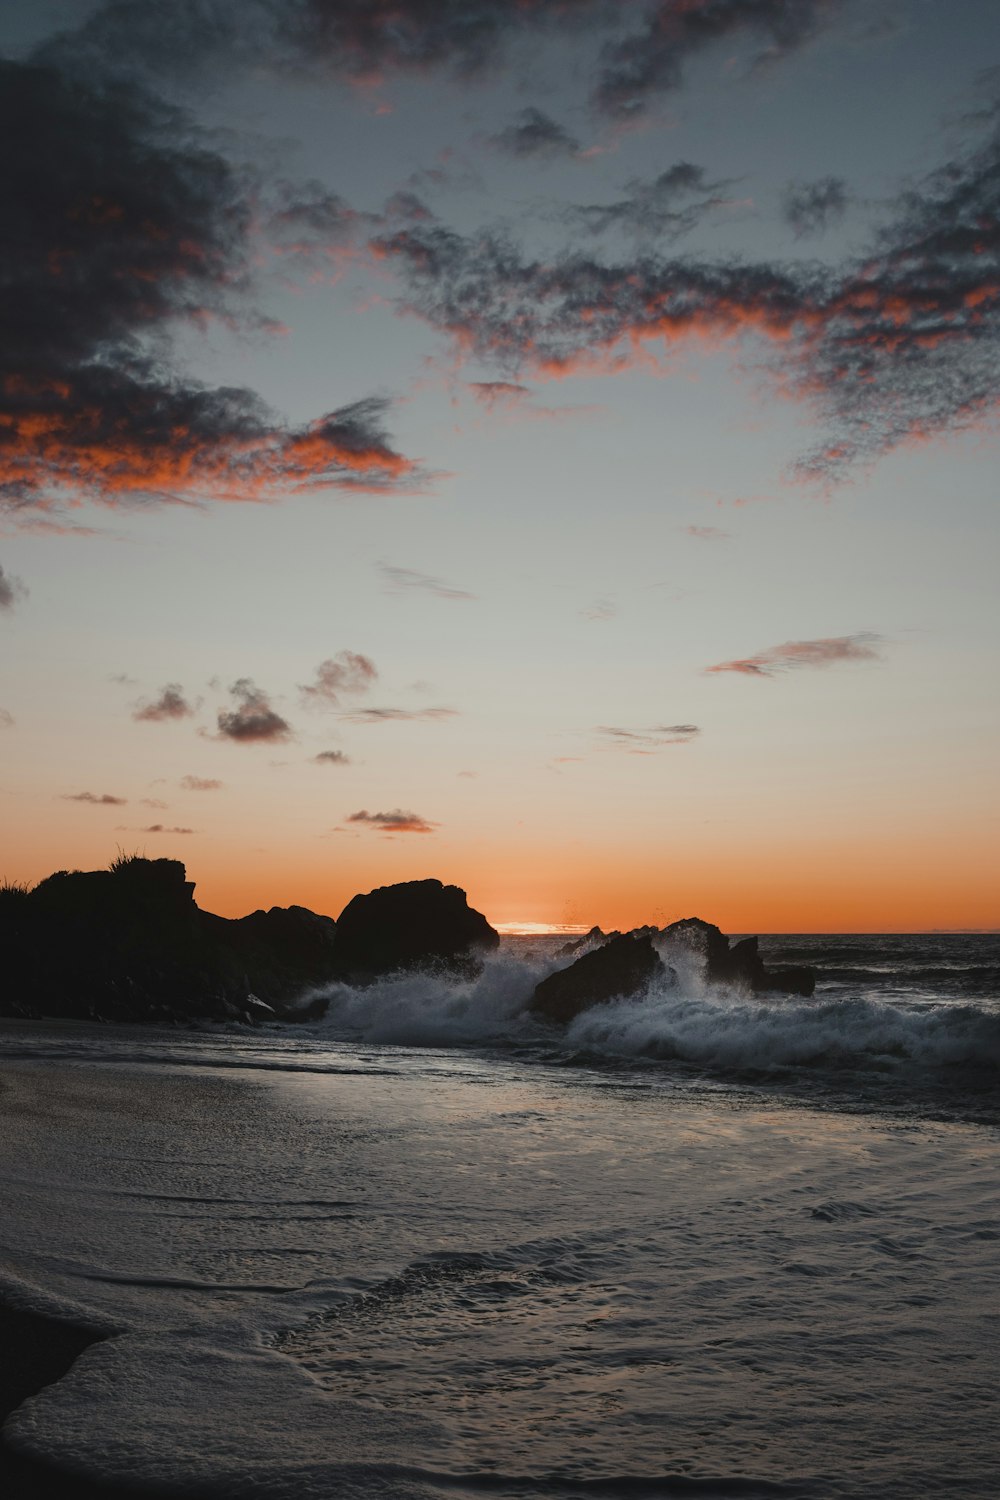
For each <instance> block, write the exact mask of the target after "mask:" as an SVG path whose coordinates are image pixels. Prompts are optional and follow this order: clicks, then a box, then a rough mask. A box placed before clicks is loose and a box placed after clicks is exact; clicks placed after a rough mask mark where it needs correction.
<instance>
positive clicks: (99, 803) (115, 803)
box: [62, 792, 128, 807]
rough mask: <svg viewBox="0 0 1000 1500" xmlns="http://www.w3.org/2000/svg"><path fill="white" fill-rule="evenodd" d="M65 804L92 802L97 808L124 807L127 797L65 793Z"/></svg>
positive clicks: (90, 793)
mask: <svg viewBox="0 0 1000 1500" xmlns="http://www.w3.org/2000/svg"><path fill="white" fill-rule="evenodd" d="M62 800H63V802H90V803H92V804H93V805H94V806H95V807H124V806H125V805H126V803H127V802H128V798H127V797H113V796H112V795H111V794H110V792H103V793H101V794H98V793H97V792H63V793H62Z"/></svg>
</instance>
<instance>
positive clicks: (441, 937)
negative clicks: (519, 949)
mask: <svg viewBox="0 0 1000 1500" xmlns="http://www.w3.org/2000/svg"><path fill="white" fill-rule="evenodd" d="M499 942H500V934H499V933H498V932H497V931H496V930H495V929H494V928H493V927H491V926H490V924H489V922H487V920H486V918H485V917H484V916H483V914H482V913H481V912H478V911H474V910H473V908H472V907H471V906H470V905H469V903H468V900H467V899H466V895H465V892H464V891H463V890H460V889H459V887H458V886H457V885H442V883H441V881H440V880H407V881H404V882H402V883H401V884H400V885H383V886H379V887H378V889H377V890H374V891H369V893H368V895H367V896H355V897H354V899H353V900H352V901H349V902H348V904H347V905H346V906H345V907H344V910H343V911H342V912H341V914H340V916H339V917H338V918H337V939H336V944H335V949H334V951H335V956H336V965H337V972H338V974H339V975H340V976H342V977H343V978H346V979H350V980H351V981H352V982H353V983H355V984H357V983H365V982H367V981H370V980H372V979H376V978H378V977H379V975H382V974H392V973H394V972H395V971H396V970H397V969H415V968H438V967H441V968H446V969H451V970H458V971H460V972H473V971H475V970H476V969H478V967H479V966H480V963H481V955H482V954H483V953H484V952H486V951H489V950H490V949H493V948H496V947H497V945H498V944H499Z"/></svg>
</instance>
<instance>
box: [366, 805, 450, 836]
mask: <svg viewBox="0 0 1000 1500" xmlns="http://www.w3.org/2000/svg"><path fill="white" fill-rule="evenodd" d="M347 821H348V823H361V824H364V825H366V826H367V827H369V828H374V829H376V830H377V831H378V832H379V833H433V832H434V830H435V829H436V828H437V826H438V825H437V823H428V822H427V819H426V818H421V817H420V816H419V815H418V814H417V813H412V812H403V811H402V809H400V808H397V809H396V811H395V812H375V813H370V812H365V811H364V810H362V811H361V812H356V813H351V815H350V817H349V818H348V819H347Z"/></svg>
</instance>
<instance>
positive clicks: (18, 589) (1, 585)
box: [0, 449, 28, 609]
mask: <svg viewBox="0 0 1000 1500" xmlns="http://www.w3.org/2000/svg"><path fill="white" fill-rule="evenodd" d="M0 452H2V449H0ZM27 592H28V590H27V589H26V588H25V586H24V584H23V583H22V582H21V580H20V578H15V577H13V575H12V574H10V573H5V572H4V570H3V568H0V609H13V608H14V605H15V604H16V603H17V601H18V599H23V598H24V597H25V595H26V594H27Z"/></svg>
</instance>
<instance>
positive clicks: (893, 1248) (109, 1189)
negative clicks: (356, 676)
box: [0, 936, 1000, 1500]
mask: <svg viewBox="0 0 1000 1500" xmlns="http://www.w3.org/2000/svg"><path fill="white" fill-rule="evenodd" d="M552 946H553V945H552V944H551V943H549V945H548V948H549V950H551V947H552ZM762 947H763V949H764V951H765V956H766V958H767V960H768V962H773V963H777V962H789V963H791V962H808V963H814V964H816V965H817V966H818V967H819V968H820V969H821V978H820V984H819V986H818V989H817V993H816V995H815V996H814V997H813V998H812V999H810V1000H802V999H791V998H787V997H786V998H773V999H768V998H765V997H747V996H743V995H739V994H726V993H720V992H713V991H709V990H706V989H705V988H704V987H703V986H701V985H700V984H699V983H698V982H697V980H696V978H695V977H694V976H693V975H691V974H682V982H681V985H680V987H679V988H678V989H675V990H671V991H666V990H664V991H663V992H662V993H657V992H655V991H654V992H651V993H650V994H648V995H646V996H644V997H642V998H641V999H637V1000H633V1001H630V1002H626V1003H622V1004H620V1005H617V1006H611V1007H602V1008H601V1009H600V1010H599V1011H595V1012H593V1013H591V1014H590V1015H589V1016H585V1017H581V1018H580V1019H579V1021H578V1022H576V1023H575V1024H574V1026H573V1027H571V1028H570V1029H569V1031H568V1032H567V1033H565V1034H563V1033H560V1032H555V1031H554V1030H552V1029H551V1028H548V1027H546V1026H544V1025H541V1024H540V1023H539V1022H537V1021H535V1020H534V1019H532V1018H531V1017H530V1016H529V1015H528V1014H527V1011H526V1001H527V998H528V997H530V993H531V989H532V988H533V985H534V983H535V982H536V981H537V978H538V977H539V976H540V975H541V974H542V973H545V972H547V971H548V970H549V969H550V968H551V967H552V959H551V953H549V954H548V955H547V954H546V946H545V944H540V943H538V942H537V941H536V940H532V941H531V942H524V943H520V944H517V943H511V944H507V945H506V950H505V952H504V953H503V954H501V955H500V956H499V957H498V959H497V960H496V961H495V962H494V963H492V964H491V965H489V966H488V968H487V970H486V971H485V973H484V974H483V976H481V978H480V979H479V980H477V981H466V982H464V983H454V982H451V983H445V982H443V981H441V980H440V979H434V978H433V977H429V976H423V977H421V978H417V977H414V976H409V977H406V978H398V979H395V980H391V981H386V982H385V983H383V984H381V985H379V986H376V987H374V988H373V989H372V990H369V991H365V992H359V991H352V990H349V989H347V988H346V987H343V986H331V988H330V992H329V993H330V999H331V1007H330V1013H329V1015H328V1017H327V1019H326V1020H325V1021H324V1022H323V1023H321V1024H317V1025H315V1026H311V1027H309V1028H304V1029H303V1030H301V1031H299V1030H291V1029H285V1030H278V1029H274V1030H262V1031H257V1032H249V1031H246V1030H241V1029H238V1028H233V1029H230V1030H224V1029H218V1030H212V1031H199V1032H185V1031H154V1030H148V1029H141V1028H124V1027H119V1028H112V1027H83V1026H76V1027H74V1026H65V1025H54V1024H53V1025H45V1024H43V1023H37V1024H36V1023H18V1024H11V1025H8V1026H6V1027H5V1028H4V1029H3V1031H2V1033H0V1043H2V1046H3V1052H4V1056H5V1065H4V1066H3V1068H2V1069H0V1188H2V1192H3V1200H4V1205H5V1209H6V1213H5V1218H4V1231H3V1248H2V1254H3V1260H2V1266H0V1277H2V1282H3V1286H4V1288H5V1291H6V1295H7V1297H8V1299H9V1300H10V1301H11V1302H12V1304H16V1305H18V1306H21V1307H27V1308H32V1307H33V1308H35V1309H36V1310H39V1311H44V1312H45V1313H46V1315H48V1316H51V1315H59V1314H61V1315H62V1316H63V1317H70V1316H72V1317H74V1318H76V1319H78V1320H79V1319H81V1318H84V1319H86V1320H87V1321H89V1322H90V1323H91V1324H98V1325H101V1326H102V1327H104V1329H105V1331H110V1332H112V1333H116V1334H117V1336H112V1337H110V1338H108V1339H106V1340H105V1341H104V1342H103V1343H100V1344H95V1345H94V1346H92V1347H91V1348H89V1349H88V1350H87V1351H86V1352H85V1353H84V1354H83V1355H82V1356H81V1358H80V1359H79V1360H78V1362H77V1364H76V1365H75V1366H74V1368H73V1370H72V1371H71V1372H70V1374H69V1375H68V1376H67V1377H65V1378H64V1379H63V1380H61V1381H60V1382H58V1383H57V1384H56V1385H53V1386H51V1387H49V1388H48V1390H46V1391H44V1392H42V1393H41V1395H39V1396H37V1397H35V1398H33V1399H32V1400H30V1401H28V1402H26V1403H25V1404H24V1405H23V1406H22V1407H21V1408H20V1409H19V1410H18V1411H17V1412H15V1413H14V1416H13V1417H12V1419H11V1421H10V1423H9V1425H8V1428H7V1435H8V1440H9V1441H10V1442H11V1443H13V1444H15V1445H18V1446H19V1447H20V1449H21V1450H22V1451H24V1452H28V1453H33V1454H36V1455H41V1456H44V1457H45V1458H47V1459H49V1460H52V1461H55V1462H57V1463H60V1464H63V1465H72V1466H76V1467H78V1468H79V1469H80V1470H81V1471H83V1472H86V1473H88V1474H91V1475H95V1476H98V1477H101V1478H103V1479H105V1480H109V1479H110V1480H114V1481H116V1482H119V1483H135V1484H139V1485H144V1486H148V1485H155V1486H158V1487H160V1488H163V1489H165V1490H166V1491H167V1492H168V1493H172V1494H175V1495H186V1494H193V1493H197V1492H201V1491H204V1492H205V1493H216V1494H230V1495H249V1494H253V1495H255V1496H261V1497H269V1500H291V1497H293V1496H294V1497H295V1500H313V1497H317V1500H318V1497H320V1496H323V1497H330V1496H336V1497H338V1500H341V1497H353V1496H358V1497H361V1496H365V1497H372V1496H379V1497H385V1500H389V1497H391V1500H409V1497H411V1496H413V1497H418V1496H419V1497H434V1500H438V1497H446V1496H459V1497H462V1496H480V1495H482V1496H487V1495H497V1496H511V1497H515V1496H539V1497H542V1496H546V1497H551V1496H555V1497H562V1496H566V1497H569V1496H578V1495H587V1496H592V1497H597V1500H605V1497H607V1500H614V1497H617V1496H622V1497H625V1496H631V1495H640V1496H644V1497H650V1500H652V1497H659V1496H663V1497H670V1496H681V1495H685V1496H687V1495H697V1496H701V1497H703V1500H704V1497H712V1500H728V1497H733V1500H735V1497H737V1496H765V1495H767V1496H772V1495H773V1496H783V1497H800V1500H917V1497H924V1496H932V1495H933V1496H942V1497H949V1500H996V1497H997V1495H998V1493H1000V1490H998V1486H997V1480H996V1470H997V1464H996V1437H997V1431H998V1423H997V1418H998V1414H1000V1413H998V1395H997V1392H998V1375H1000V1368H998V1363H1000V1361H998V1355H997V1348H998V1339H997V1335H998V1332H1000V1327H998V1323H1000V1191H998V1172H997V1167H998V1150H997V1147H998V1131H997V1128H996V1123H995V1122H996V1119H997V1113H996V1108H997V1045H998V1035H1000V1032H998V1027H1000V1006H998V1003H997V991H996V973H997V965H998V957H1000V943H998V940H997V939H996V938H995V937H988V936H969V937H964V936H963V937H957V936H942V937H940V938H938V937H932V938H923V937H921V938H911V937H878V938H870V937H863V938H851V937H848V938H840V937H838V938H825V937H824V938H802V937H793V938H782V939H771V938H769V939H766V940H764V942H763V943H762Z"/></svg>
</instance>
